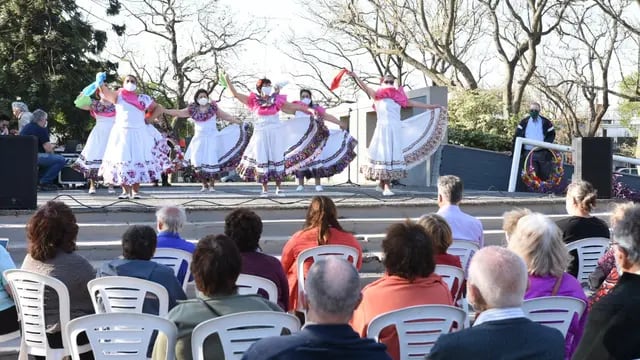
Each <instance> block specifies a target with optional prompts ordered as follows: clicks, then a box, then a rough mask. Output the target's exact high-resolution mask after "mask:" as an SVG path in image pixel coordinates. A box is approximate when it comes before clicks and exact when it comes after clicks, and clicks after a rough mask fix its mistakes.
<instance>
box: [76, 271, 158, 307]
mask: <svg viewBox="0 0 640 360" xmlns="http://www.w3.org/2000/svg"><path fill="white" fill-rule="evenodd" d="M87 288H89V294H90V295H91V301H92V302H93V309H94V310H95V312H96V314H104V313H122V312H125V313H138V314H142V305H143V304H144V301H145V299H147V300H152V299H154V297H148V294H152V295H154V296H155V298H157V300H158V314H157V315H158V316H165V315H166V314H167V313H168V312H169V293H168V292H167V289H166V288H165V287H164V286H162V285H160V284H158V283H155V282H153V281H149V280H144V279H138V278H134V277H128V276H106V277H101V278H97V279H93V280H91V281H89V283H88V284H87ZM152 315H156V314H152Z"/></svg>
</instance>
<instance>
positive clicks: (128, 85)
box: [122, 82, 136, 91]
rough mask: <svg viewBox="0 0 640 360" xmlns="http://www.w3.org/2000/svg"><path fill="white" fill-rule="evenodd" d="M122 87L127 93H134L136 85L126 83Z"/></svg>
mask: <svg viewBox="0 0 640 360" xmlns="http://www.w3.org/2000/svg"><path fill="white" fill-rule="evenodd" d="M122 87H123V88H124V89H125V90H127V91H136V84H134V83H130V82H128V83H125V84H124V85H123V86H122Z"/></svg>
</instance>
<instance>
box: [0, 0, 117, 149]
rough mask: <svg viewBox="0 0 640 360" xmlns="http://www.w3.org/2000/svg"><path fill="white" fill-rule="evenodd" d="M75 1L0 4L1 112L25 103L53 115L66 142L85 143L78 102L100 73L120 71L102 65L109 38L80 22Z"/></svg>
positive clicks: (86, 122) (7, 1) (84, 119)
mask: <svg viewBox="0 0 640 360" xmlns="http://www.w3.org/2000/svg"><path fill="white" fill-rule="evenodd" d="M81 15H82V14H81V13H80V12H79V11H78V7H77V6H76V4H75V1H73V0H55V1H54V0H46V1H45V0H38V1H28V2H24V1H19V0H4V1H2V2H0V106H1V107H2V108H3V109H7V110H8V109H9V106H10V105H9V103H10V102H11V101H12V100H13V99H15V98H16V97H20V98H21V99H22V100H23V101H24V102H26V103H27V104H28V105H29V106H30V108H31V109H35V108H42V109H43V110H45V111H47V112H48V113H49V119H50V120H49V124H50V127H51V128H52V131H53V132H54V133H56V134H57V135H59V136H60V137H61V138H62V139H61V140H64V139H69V138H73V139H83V138H85V137H86V135H87V133H88V131H89V125H90V122H89V120H88V119H89V117H88V115H87V113H86V112H84V111H80V110H77V109H76V108H75V107H74V104H73V101H74V99H75V98H76V96H77V94H78V93H79V92H80V90H82V89H83V88H84V86H86V85H87V84H88V83H90V82H92V81H94V79H95V74H96V72H98V71H102V70H103V69H106V70H115V69H116V65H115V64H113V63H110V62H104V61H100V60H98V59H97V55H99V54H100V53H101V52H102V50H103V49H104V46H105V43H106V40H107V35H106V33H105V32H103V31H96V30H95V29H93V27H92V26H91V25H89V24H88V23H87V22H86V21H85V20H84V19H83V18H82V16H81Z"/></svg>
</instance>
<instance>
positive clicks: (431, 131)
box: [349, 72, 448, 196]
mask: <svg viewBox="0 0 640 360" xmlns="http://www.w3.org/2000/svg"><path fill="white" fill-rule="evenodd" d="M349 75H351V76H352V77H353V79H354V80H355V81H356V83H357V84H358V86H359V87H360V88H362V90H364V91H365V92H366V93H367V95H368V96H369V97H371V98H372V99H374V104H375V105H374V106H375V110H376V115H377V118H378V122H377V124H376V129H375V130H374V132H373V137H372V138H371V143H370V144H369V149H367V152H368V157H367V164H365V165H361V166H360V172H361V173H363V174H364V176H365V178H367V179H369V180H375V181H378V183H379V190H380V191H382V195H385V196H389V195H393V192H392V191H391V187H390V183H391V181H392V180H398V179H402V178H405V177H407V170H408V169H410V168H412V167H414V166H416V165H418V164H419V163H420V162H422V161H423V160H424V159H426V158H427V157H429V156H431V154H433V153H434V152H435V151H436V150H437V149H438V146H440V142H441V141H442V139H443V138H444V135H445V132H446V130H447V121H448V120H447V112H446V108H444V107H442V106H439V105H429V104H424V103H421V102H419V101H414V100H409V99H408V98H407V95H406V94H405V93H404V90H403V88H402V87H400V88H397V87H396V86H395V80H396V79H395V77H394V76H393V75H385V76H384V77H383V78H382V84H381V86H380V88H379V89H378V90H373V89H372V88H370V87H369V86H368V85H367V84H365V83H364V82H363V81H362V80H361V79H360V78H358V77H357V76H356V75H355V74H354V73H353V72H349ZM407 107H415V108H421V109H426V110H427V111H425V112H422V113H420V114H418V115H415V116H412V117H410V118H408V119H405V120H401V119H400V110H401V108H407Z"/></svg>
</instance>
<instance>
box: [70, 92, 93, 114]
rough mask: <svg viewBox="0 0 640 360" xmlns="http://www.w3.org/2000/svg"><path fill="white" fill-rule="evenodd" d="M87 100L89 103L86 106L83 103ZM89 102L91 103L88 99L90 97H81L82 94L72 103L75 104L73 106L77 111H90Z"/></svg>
mask: <svg viewBox="0 0 640 360" xmlns="http://www.w3.org/2000/svg"><path fill="white" fill-rule="evenodd" d="M87 99H89V100H88V102H89V104H88V105H87V104H85V102H86V101H87ZM91 102H92V100H91V98H90V97H88V96H86V95H83V94H82V93H80V95H78V97H77V98H76V100H75V101H74V102H73V103H74V104H75V106H76V107H77V108H78V109H82V110H91Z"/></svg>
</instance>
